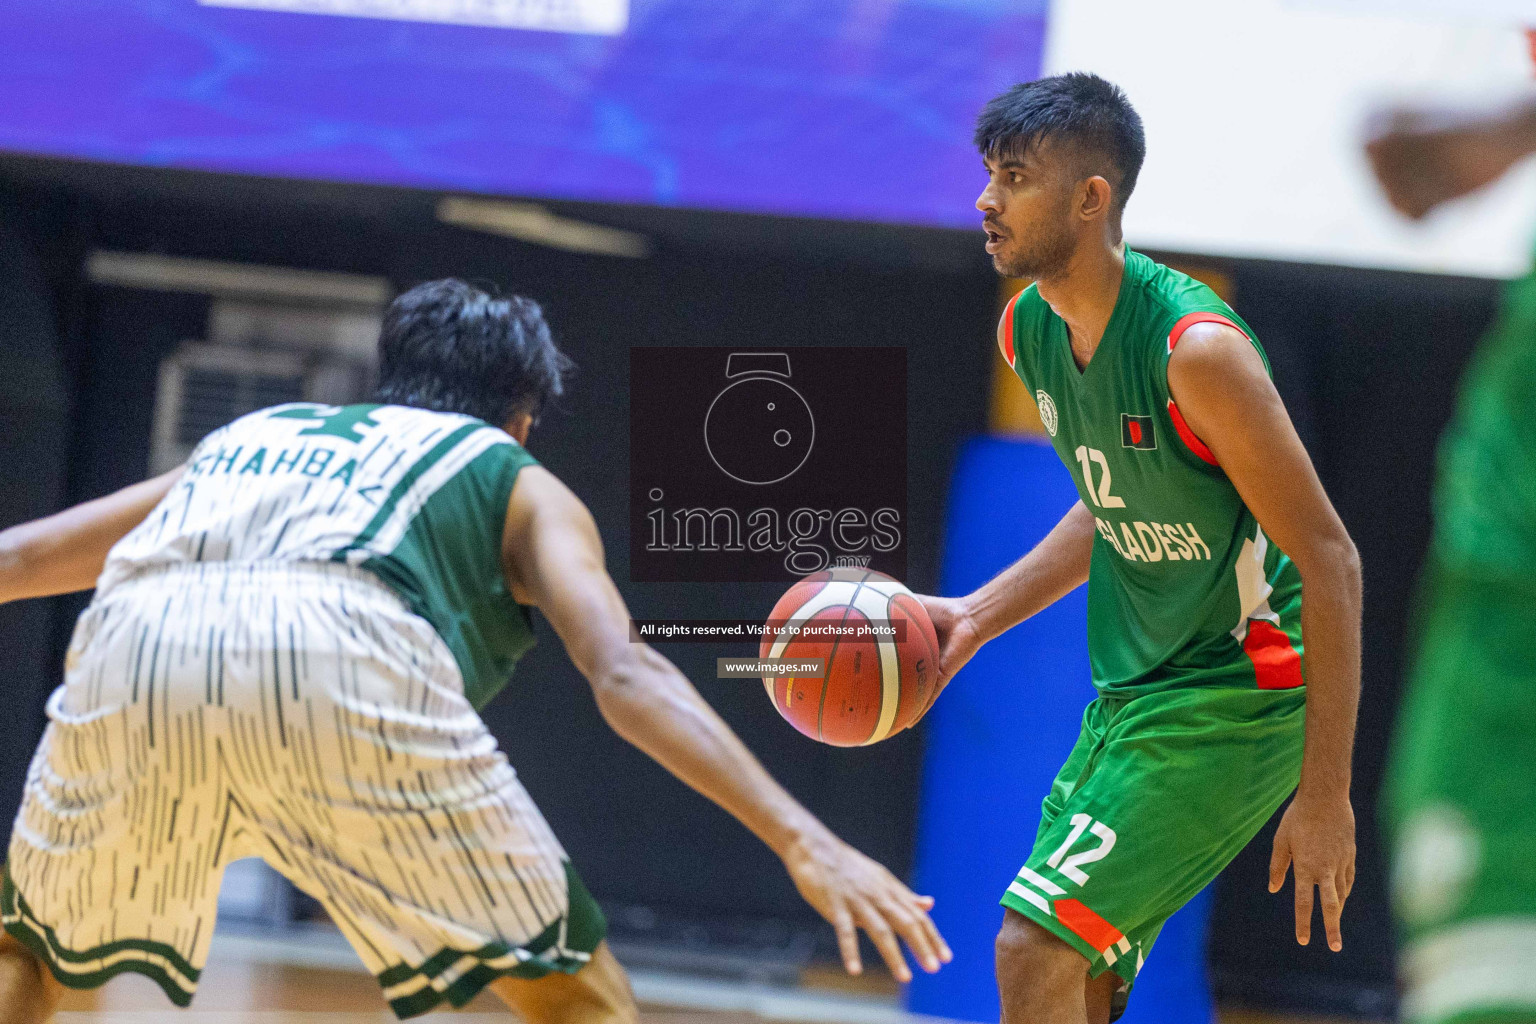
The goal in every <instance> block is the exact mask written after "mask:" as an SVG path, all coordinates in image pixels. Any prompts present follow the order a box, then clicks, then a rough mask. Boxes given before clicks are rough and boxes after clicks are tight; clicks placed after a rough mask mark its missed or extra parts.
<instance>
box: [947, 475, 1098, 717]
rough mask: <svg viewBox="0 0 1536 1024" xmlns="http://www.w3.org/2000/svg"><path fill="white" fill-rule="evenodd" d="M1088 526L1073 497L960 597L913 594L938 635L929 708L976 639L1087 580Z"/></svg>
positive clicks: (1090, 550) (998, 630)
mask: <svg viewBox="0 0 1536 1024" xmlns="http://www.w3.org/2000/svg"><path fill="white" fill-rule="evenodd" d="M1094 530H1095V526H1094V522H1093V515H1092V514H1091V513H1090V512H1089V511H1088V509H1087V506H1085V505H1084V504H1083V503H1082V502H1081V501H1079V502H1078V503H1077V504H1075V505H1073V506H1072V507H1071V508H1070V509H1068V510H1067V514H1066V515H1064V516H1062V517H1061V521H1060V522H1058V523H1057V524H1056V525H1055V526H1053V527H1052V528H1051V532H1050V533H1048V534H1046V535H1045V538H1044V539H1043V540H1041V541H1040V543H1039V544H1036V545H1035V546H1034V548H1033V549H1032V550H1031V551H1030V552H1029V553H1028V554H1027V555H1025V556H1024V557H1023V558H1021V559H1019V560H1018V561H1017V562H1015V563H1013V564H1012V565H1010V566H1009V567H1008V568H1007V569H1004V570H1003V571H1002V572H1001V573H999V574H998V575H997V576H996V577H995V578H994V579H993V580H992V581H991V582H990V583H987V584H986V585H984V586H982V587H978V588H977V589H976V590H974V591H972V592H971V593H969V594H967V595H965V596H964V597H926V596H924V597H920V598H919V600H921V601H922V602H923V607H924V608H926V609H927V610H928V616H929V618H931V619H933V628H934V631H935V632H936V633H938V636H939V683H938V686H936V687H934V693H933V698H932V699H931V700H930V701H929V702H928V706H929V707H932V706H933V701H934V700H937V699H938V697H939V693H940V692H941V691H942V690H943V689H944V687H946V686H948V685H949V681H950V680H951V679H953V678H954V675H955V673H956V672H959V671H960V669H961V667H962V666H964V665H965V663H966V662H967V661H970V660H971V656H972V655H974V654H975V653H976V652H977V651H978V650H980V649H981V646H982V644H985V643H986V642H987V641H988V640H991V639H992V638H993V637H995V636H999V635H1001V634H1003V633H1005V632H1007V631H1008V630H1010V629H1012V628H1013V627H1014V626H1017V625H1018V624H1019V623H1021V622H1023V621H1024V620H1025V619H1027V618H1029V617H1030V616H1031V615H1034V614H1035V613H1037V612H1039V611H1042V610H1044V609H1045V608H1049V607H1050V606H1051V605H1053V604H1055V603H1056V602H1057V601H1059V600H1060V599H1061V598H1063V597H1065V596H1066V595H1067V594H1070V593H1071V592H1072V591H1073V590H1075V589H1077V588H1078V587H1080V586H1082V585H1083V583H1085V582H1087V580H1088V563H1089V560H1090V559H1091V558H1092V557H1093V535H1094ZM925 713H926V712H925Z"/></svg>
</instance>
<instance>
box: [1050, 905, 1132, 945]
mask: <svg viewBox="0 0 1536 1024" xmlns="http://www.w3.org/2000/svg"><path fill="white" fill-rule="evenodd" d="M1051 909H1053V910H1054V911H1056V917H1057V919H1058V920H1060V921H1061V923H1062V924H1064V925H1066V926H1067V927H1068V928H1070V929H1071V930H1072V933H1073V934H1074V935H1076V936H1077V937H1078V938H1080V939H1082V940H1083V941H1084V942H1086V943H1088V945H1090V946H1092V947H1093V948H1094V949H1096V950H1098V951H1099V952H1100V953H1102V952H1104V951H1105V950H1106V949H1108V948H1109V947H1110V946H1113V945H1114V944H1115V943H1117V942H1119V941H1120V940H1121V939H1123V938H1125V936H1124V935H1121V934H1120V930H1119V929H1118V928H1116V927H1115V926H1114V925H1112V924H1110V923H1109V922H1108V921H1106V920H1104V919H1103V918H1102V917H1100V916H1099V915H1098V914H1095V913H1094V912H1093V911H1091V910H1089V909H1088V908H1087V907H1085V906H1083V905H1082V904H1081V903H1079V902H1078V901H1077V900H1057V901H1056V902H1055V903H1054V904H1053V905H1052V907H1051Z"/></svg>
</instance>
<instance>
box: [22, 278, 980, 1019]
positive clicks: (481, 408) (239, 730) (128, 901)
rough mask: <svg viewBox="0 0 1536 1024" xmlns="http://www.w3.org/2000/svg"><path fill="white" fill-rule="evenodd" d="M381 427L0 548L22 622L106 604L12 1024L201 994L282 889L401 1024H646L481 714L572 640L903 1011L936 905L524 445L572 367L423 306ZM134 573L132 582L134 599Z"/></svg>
mask: <svg viewBox="0 0 1536 1024" xmlns="http://www.w3.org/2000/svg"><path fill="white" fill-rule="evenodd" d="M379 348H380V376H381V384H380V391H379V396H378V403H380V404H370V405H353V406H346V407H341V408H337V407H327V406H317V405H314V404H312V403H310V404H306V403H300V404H294V405H287V406H280V407H276V408H273V409H265V410H261V411H259V412H255V413H252V414H250V415H248V416H245V417H242V418H240V419H238V420H236V421H235V422H234V423H232V424H230V425H228V426H226V427H222V428H220V429H219V430H217V431H215V432H214V433H213V434H211V435H210V436H209V437H208V438H207V439H205V440H204V441H203V442H202V443H201V444H200V445H199V446H198V448H197V450H196V451H194V452H193V455H192V457H191V459H190V460H189V461H188V464H187V466H185V467H183V469H178V470H176V471H174V472H171V473H168V474H166V475H164V476H161V477H158V478H156V479H153V480H150V481H147V482H145V483H142V484H138V485H136V486H133V487H130V488H127V489H126V490H124V491H121V492H119V493H117V494H114V495H111V496H109V497H106V498H102V499H100V500H97V501H93V502H88V503H86V504H84V505H80V506H77V507H75V508H73V509H70V510H68V511H65V512H62V513H60V514H58V515H56V516H53V517H51V518H48V519H43V520H39V521H38V522H35V523H30V524H26V525H23V526H19V527H15V528H13V529H11V530H7V531H5V532H4V533H0V601H12V600H18V599H21V598H27V597H38V596H43V595H48V594H61V593H66V592H69V591H75V590H84V589H88V588H91V587H95V588H96V594H95V597H94V598H93V600H92V602H91V605H90V607H89V608H87V609H86V611H85V612H84V613H83V614H82V615H81V617H80V621H79V622H78V623H77V625H76V629H75V633H74V637H73V640H72V642H71V645H70V652H69V657H68V659H67V660H66V665H65V669H66V673H65V682H64V685H63V686H61V687H60V688H59V689H58V690H57V691H56V692H55V693H54V695H53V696H52V697H51V698H50V700H49V704H48V712H49V718H50V723H49V726H48V729H47V732H46V733H45V735H44V737H43V740H42V743H41V745H40V746H39V750H38V754H37V756H36V758H35V759H34V761H33V764H32V769H31V771H30V772H29V774H28V779H27V785H26V790H25V795H24V798H23V802H22V807H21V810H20V812H19V814H18V816H17V819H16V825H15V828H14V830H13V836H12V842H11V847H10V852H9V856H8V857H7V860H6V864H5V872H4V877H3V880H0V916H3V920H4V924H5V927H6V930H7V934H6V935H4V936H3V938H0V1008H3V1010H0V1015H3V1017H4V1020H5V1021H7V1022H18V1024H20V1022H35V1021H40V1020H43V1019H45V1018H47V1017H48V1016H49V1015H50V1014H51V1013H52V1010H53V1008H54V1006H56V1005H57V1001H58V998H59V996H60V994H61V990H60V987H59V986H60V985H61V984H63V985H69V986H72V987H76V988H91V987H94V986H96V985H100V984H101V983H102V982H103V981H105V980H107V979H108V978H110V977H111V976H112V975H114V974H116V973H120V972H121V971H123V970H132V971H137V972H139V973H143V974H146V975H148V976H149V977H150V978H152V979H154V980H155V981H157V982H158V983H159V984H160V985H161V987H162V988H164V990H165V992H166V994H167V995H168V996H169V997H170V998H171V999H172V1000H174V1001H175V1002H177V1003H179V1004H181V1005H186V1003H187V1002H188V1001H190V1000H191V998H192V995H193V992H194V990H195V989H196V985H197V980H198V976H199V974H200V973H201V970H202V967H203V964H204V962H205V960H206V958H207V953H208V942H209V939H210V938H211V935H212V932H213V926H214V921H213V917H214V914H215V912H216V908H217V900H218V888H219V879H220V877H221V876H222V873H223V870H224V866H225V865H226V864H227V863H229V862H230V861H231V860H233V859H236V858H238V857H242V856H260V857H263V858H264V859H266V860H267V861H268V863H270V864H271V865H272V866H273V867H274V868H276V869H277V870H278V871H280V872H282V873H283V874H285V875H286V876H287V877H289V878H290V879H291V880H292V881H293V882H294V883H295V884H297V885H299V886H300V887H301V888H303V889H305V890H306V891H308V892H309V893H310V894H311V895H313V896H315V897H316V898H317V899H318V900H320V901H321V903H322V904H324V905H325V907H326V909H327V910H328V911H329V912H330V915H331V917H332V919H333V920H335V921H336V922H337V924H338V925H339V926H340V928H341V930H342V932H343V934H344V935H345V936H346V937H347V939H348V940H349V941H350V942H351V944H352V946H353V948H354V949H355V950H356V951H357V953H358V955H359V956H360V957H361V959H362V960H363V962H364V963H365V964H366V965H367V966H368V967H369V969H370V970H371V971H373V972H374V973H375V974H376V975H377V976H378V980H379V983H380V985H381V986H382V987H383V989H384V994H385V996H386V998H387V999H388V1001H389V1003H390V1005H391V1007H392V1008H393V1009H394V1010H395V1012H396V1013H397V1014H398V1015H399V1016H401V1017H408V1016H414V1015H416V1014H419V1013H424V1012H426V1011H428V1010H430V1009H432V1008H433V1007H434V1006H436V1005H438V1004H439V1003H442V1002H448V1003H451V1004H453V1005H455V1006H461V1005H463V1004H464V1003H465V1002H467V1001H468V1000H469V999H471V998H472V997H473V996H474V995H475V994H476V993H477V992H479V991H480V990H481V989H482V988H484V987H486V986H489V987H490V988H491V989H492V990H493V991H494V992H496V994H497V995H499V996H501V997H502V998H503V999H504V1000H505V1001H506V1002H507V1003H509V1004H510V1005H511V1006H512V1007H513V1008H514V1009H516V1010H517V1011H518V1012H519V1013H520V1015H521V1016H522V1017H523V1019H524V1020H527V1021H529V1022H530V1024H571V1022H580V1024H619V1022H632V1021H634V1020H635V1019H637V1014H636V1010H635V1005H634V1000H633V997H632V995H631V993H630V989H629V985H628V982H627V980H626V978H625V976H624V973H623V971H622V970H621V968H620V967H619V965H618V963H617V961H615V960H614V958H613V956H612V954H611V953H609V951H608V948H607V945H606V944H605V943H604V942H603V941H602V940H603V933H604V922H603V918H602V914H601V913H600V912H599V911H598V909H597V906H596V904H595V903H594V902H593V900H592V897H591V896H590V895H588V894H587V892H586V889H585V888H584V886H583V885H582V884H581V881H580V878H579V876H578V875H577V874H576V873H575V871H574V869H572V868H571V866H570V865H569V863H568V862H567V860H566V857H565V854H564V851H563V850H562V849H561V847H560V844H559V842H558V841H557V840H556V839H555V837H554V835H553V833H551V831H550V829H549V826H548V825H547V824H546V823H545V822H544V820H543V818H542V817H541V816H540V814H539V811H538V809H537V808H536V807H535V806H534V805H533V802H532V801H531V800H530V799H529V797H528V794H527V793H526V792H525V791H524V790H523V788H522V786H521V784H520V783H519V782H518V780H517V778H516V775H515V774H514V773H513V771H512V769H511V767H510V766H509V765H508V763H507V760H506V758H505V757H504V756H503V755H502V753H501V751H499V750H498V749H497V745H496V741H495V739H494V738H493V737H492V736H491V734H490V733H489V731H487V729H486V727H485V725H484V723H483V722H481V720H480V718H479V716H478V715H477V714H476V709H477V708H478V707H480V706H481V705H482V704H483V703H484V702H485V701H487V700H489V699H490V697H492V696H493V695H494V694H495V693H496V691H498V690H499V689H500V688H501V687H502V686H503V685H504V684H505V683H506V681H507V678H508V676H509V675H510V674H511V671H512V666H513V665H514V664H515V662H516V660H517V659H518V657H520V656H521V655H522V653H523V652H524V651H526V650H527V649H528V647H530V646H531V645H532V643H533V634H532V631H531V626H530V620H529V617H528V608H530V607H536V608H538V609H539V610H540V611H542V612H543V613H544V615H545V616H546V617H547V618H548V619H549V621H550V623H551V624H552V625H553V626H554V629H555V631H556V632H557V633H558V634H559V636H560V639H561V641H562V642H563V643H564V644H565V648H566V651H567V652H568V653H569V654H570V657H571V660H572V661H573V662H575V664H576V667H577V668H578V669H580V670H581V672H582V673H583V674H584V675H585V676H586V677H587V679H588V680H589V681H590V682H591V684H592V689H593V693H594V694H595V696H596V698H597V705H598V708H599V710H600V711H601V712H602V714H603V717H604V718H605V719H606V720H607V722H608V724H609V725H611V726H612V727H613V729H614V730H615V731H617V732H618V733H619V734H620V735H621V736H623V737H624V738H625V739H627V740H629V741H630V742H631V743H633V744H635V745H636V746H637V747H639V748H640V749H641V750H643V751H645V752H646V753H647V754H649V755H650V756H652V757H653V758H655V759H656V760H657V761H659V762H660V763H661V764H662V765H663V766H664V767H665V768H667V769H668V770H669V771H671V772H672V773H673V774H674V775H676V776H677V777H678V778H680V779H681V780H683V781H684V782H686V783H687V784H689V785H690V786H692V787H693V788H695V789H696V790H698V791H699V792H701V793H702V794H704V795H705V796H707V797H709V798H710V799H711V800H713V801H715V802H716V803H717V804H719V805H720V806H721V807H723V808H724V809H725V810H727V811H729V812H730V813H731V814H733V815H734V816H735V817H736V818H737V819H739V820H740V821H741V822H742V823H743V824H744V825H746V827H747V828H749V829H751V830H752V831H753V832H754V833H755V834H756V835H757V836H758V838H760V839H761V840H762V841H763V842H764V843H766V844H767V845H768V846H770V847H771V848H772V849H773V851H774V852H775V853H776V854H777V855H778V856H779V857H780V858H781V859H782V860H783V862H784V865H785V867H786V868H787V869H788V871H789V874H790V876H791V878H792V879H793V881H794V883H795V885H796V886H797V887H798V889H799V891H800V893H801V895H803V896H804V897H805V898H806V900H807V901H809V902H810V904H811V905H812V906H813V907H815V909H816V910H817V911H818V912H819V913H821V914H822V915H823V916H824V917H826V918H827V919H828V920H829V921H831V922H832V924H833V926H834V927H835V929H836V932H837V938H838V943H839V946H840V948H841V950H842V954H843V959H844V961H845V963H846V965H847V967H848V969H849V970H850V971H851V972H854V973H858V972H859V970H860V969H861V966H860V963H859V954H858V944H857V933H856V928H860V927H862V928H863V929H865V930H866V931H867V932H868V933H869V936H870V937H871V939H873V941H874V943H875V945H876V947H877V948H878V949H879V950H880V952H881V954H882V955H883V956H884V958H885V959H886V961H887V962H888V963H889V965H890V968H891V970H892V972H893V973H894V974H895V975H896V976H897V977H898V978H900V979H902V980H907V979H908V978H910V971H909V970H908V968H907V966H906V964H905V962H904V961H903V958H902V953H901V950H900V948H899V946H898V944H897V936H898V935H899V936H900V937H901V938H902V939H905V941H906V942H907V944H908V945H909V946H910V948H911V949H912V951H913V953H914V954H915V956H916V958H917V959H918V961H919V962H920V963H921V964H922V966H923V967H924V968H925V969H927V970H930V971H934V970H937V969H938V968H939V964H940V962H941V961H942V960H947V959H949V956H950V953H949V950H948V948H947V947H946V946H945V945H944V942H943V939H942V938H940V936H939V934H938V932H937V931H936V930H935V929H934V927H933V924H932V922H931V921H930V920H929V919H928V915H927V912H926V911H927V910H928V908H929V907H930V906H931V905H932V901H931V900H930V899H928V898H926V897H920V896H916V895H914V894H913V893H911V892H910V891H909V890H908V889H907V888H906V887H905V886H903V885H902V884H901V883H900V882H898V881H897V880H896V879H895V878H894V877H893V876H892V875H891V874H890V873H889V872H888V871H886V870H885V869H884V868H883V867H881V866H880V865H878V864H876V863H875V862H874V861H872V860H869V859H868V858H866V857H864V856H863V855H862V854H860V853H858V852H857V851H855V850H853V849H852V848H851V847H849V846H847V845H845V844H844V843H842V842H841V841H840V840H838V839H837V838H836V837H835V836H833V835H832V833H831V832H830V831H828V830H827V828H826V827H825V826H824V825H822V824H821V823H820V822H819V821H817V820H816V819H815V818H814V817H812V816H811V814H810V813H808V812H807V811H806V810H805V809H804V808H802V807H801V806H800V805H799V804H798V803H796V802H795V801H794V800H793V799H792V798H791V797H790V796H789V794H788V793H786V792H785V791H784V790H783V789H782V788H780V787H779V786H778V785H777V784H776V783H775V782H774V781H773V779H772V778H771V777H770V776H769V775H768V773H767V772H766V771H764V770H763V768H762V766H761V765H760V764H759V763H758V762H757V760H756V759H755V758H754V757H753V756H752V755H751V754H750V753H749V752H748V750H747V748H746V747H745V746H743V745H742V743H741V742H740V741H739V740H738V739H737V738H736V736H735V735H734V734H732V733H731V731H730V730H729V729H728V728H727V727H726V725H725V723H724V722H722V721H721V720H720V718H719V717H718V716H717V715H716V714H715V713H714V712H713V711H712V710H711V709H710V707H709V705H707V704H706V703H705V702H704V701H703V700H702V699H701V698H700V697H699V695H698V693H697V692H696V691H695V690H694V688H693V687H692V686H690V685H689V683H688V681H687V680H686V679H685V678H684V677H683V676H682V675H681V674H680V673H679V672H678V671H677V669H676V668H674V667H673V665H672V664H671V663H670V662H669V661H667V660H666V659H665V658H663V657H661V656H660V655H659V654H657V653H656V652H655V651H654V650H652V649H651V648H650V647H648V646H647V645H645V644H640V643H632V642H631V641H630V635H629V629H630V625H629V614H628V612H627V610H626V609H625V606H624V602H623V600H622V598H621V597H620V596H619V592H618V590H617V588H615V586H614V584H613V581H612V580H611V579H610V578H609V576H608V573H607V570H606V569H605V567H604V561H603V548H602V542H601V540H600V538H599V537H598V534H597V530H596V528H595V525H594V523H593V520H592V516H591V515H590V514H589V513H588V511H587V509H586V507H585V506H584V505H583V504H582V503H581V501H580V500H579V499H578V498H577V497H576V496H575V495H574V494H572V493H571V491H570V490H569V489H568V488H566V487H565V486H564V485H563V484H561V483H560V481H559V480H558V479H556V478H555V476H554V475H553V474H551V473H550V472H549V471H547V470H545V469H544V468H543V467H541V466H540V465H538V463H537V462H536V461H535V460H534V459H533V457H532V456H531V455H530V454H529V453H528V451H527V450H526V448H525V447H524V445H525V444H526V443H527V440H528V435H529V431H530V429H531V428H532V426H533V423H534V420H535V418H536V417H537V416H538V414H539V412H540V410H541V409H542V408H544V407H545V406H546V405H547V404H548V402H549V401H550V400H551V399H552V398H554V397H556V396H558V395H559V394H560V392H561V388H562V383H561V379H562V375H563V373H564V369H565V360H564V357H563V356H562V355H561V354H560V353H559V352H558V350H557V349H556V348H555V346H554V343H553V342H552V340H551V338H550V332H549V328H548V326H547V325H546V324H545V321H544V318H543V315H542V313H541V312H540V310H539V307H538V306H537V305H536V304H534V303H532V302H530V301H528V300H526V299H523V298H520V297H517V296H512V297H508V298H495V297H493V296H490V295H487V294H485V293H484V292H481V291H479V290H477V289H475V288H471V287H470V286H468V285H466V284H464V283H462V282H459V281H452V280H449V281H439V282H433V283H430V284H425V285H421V286H420V287H418V288H415V289H413V290H412V291H410V292H408V293H406V294H405V295H402V296H400V297H399V298H398V299H396V300H395V302H394V303H393V304H392V305H391V307H390V309H389V311H388V313H387V315H386V317H385V323H384V330H383V333H382V335H381V338H380V342H379ZM104 566H105V568H104Z"/></svg>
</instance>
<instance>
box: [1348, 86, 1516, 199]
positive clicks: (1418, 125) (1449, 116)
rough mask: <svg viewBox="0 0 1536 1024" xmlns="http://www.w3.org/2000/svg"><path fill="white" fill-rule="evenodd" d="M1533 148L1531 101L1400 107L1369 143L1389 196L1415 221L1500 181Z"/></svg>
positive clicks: (1379, 177) (1377, 174)
mask: <svg viewBox="0 0 1536 1024" xmlns="http://www.w3.org/2000/svg"><path fill="white" fill-rule="evenodd" d="M1533 152H1536V102H1532V101H1526V102H1522V103H1518V104H1515V105H1513V106H1503V107H1499V108H1497V109H1494V110H1478V111H1449V110H1399V111H1395V112H1394V113H1392V114H1391V115H1389V116H1388V117H1386V118H1385V119H1384V120H1383V122H1382V124H1381V125H1380V126H1379V127H1378V128H1377V130H1376V132H1375V133H1374V134H1373V138H1372V139H1371V141H1370V142H1369V143H1368V144H1367V145H1366V155H1367V156H1368V157H1369V158H1370V161H1371V166H1372V168H1373V169H1374V170H1375V172H1376V177H1377V179H1378V180H1379V181H1380V182H1381V185H1382V188H1383V189H1384V190H1385V191H1386V194H1387V199H1388V200H1389V201H1390V202H1391V203H1392V205H1393V206H1395V207H1396V208H1397V209H1398V210H1399V211H1400V212H1401V213H1403V214H1405V215H1406V216H1408V217H1412V218H1413V219H1415V220H1417V219H1418V218H1420V217H1423V216H1425V215H1426V214H1428V213H1429V212H1430V211H1431V210H1433V209H1434V208H1435V207H1436V206H1439V205H1440V204H1441V203H1444V202H1447V201H1449V200H1452V199H1456V198H1458V197H1460V196H1464V195H1466V194H1467V193H1469V192H1474V191H1476V190H1477V189H1480V188H1482V187H1483V186H1484V185H1488V184H1491V183H1493V182H1494V181H1497V180H1498V179H1499V178H1501V177H1503V175H1504V173H1505V172H1506V171H1508V170H1509V169H1510V167H1512V166H1513V165H1514V164H1515V163H1517V162H1518V161H1520V160H1522V159H1524V158H1525V157H1527V156H1529V155H1530V154H1531V153H1533Z"/></svg>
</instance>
